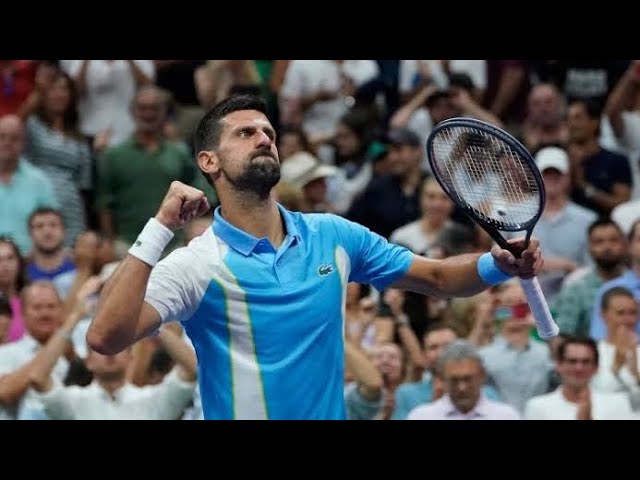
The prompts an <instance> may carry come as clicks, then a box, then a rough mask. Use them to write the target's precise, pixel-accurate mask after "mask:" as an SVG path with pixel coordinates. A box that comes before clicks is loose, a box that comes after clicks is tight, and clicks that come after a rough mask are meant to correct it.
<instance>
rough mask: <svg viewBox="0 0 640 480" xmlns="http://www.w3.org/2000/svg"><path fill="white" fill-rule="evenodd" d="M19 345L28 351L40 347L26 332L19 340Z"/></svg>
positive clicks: (35, 350) (36, 349)
mask: <svg viewBox="0 0 640 480" xmlns="http://www.w3.org/2000/svg"><path fill="white" fill-rule="evenodd" d="M19 342H20V346H21V347H22V348H24V349H25V350H26V351H28V352H34V353H35V352H37V351H38V350H39V349H40V343H38V341H37V340H36V339H35V338H33V337H32V336H31V335H29V334H28V333H25V334H24V335H23V336H22V338H21V339H20V340H19Z"/></svg>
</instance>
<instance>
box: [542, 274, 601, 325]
mask: <svg viewBox="0 0 640 480" xmlns="http://www.w3.org/2000/svg"><path fill="white" fill-rule="evenodd" d="M603 283H604V280H603V279H602V277H600V275H598V274H597V273H596V271H595V270H594V269H590V270H589V272H588V273H586V274H585V275H584V277H582V278H581V279H579V280H576V281H575V282H573V283H571V284H569V285H567V286H565V287H563V288H562V290H560V293H559V294H558V296H557V297H556V300H555V305H554V307H555V308H554V312H555V321H556V323H557V324H558V327H560V332H561V333H564V334H568V335H584V336H589V327H590V325H591V315H592V314H593V302H594V300H595V298H596V292H597V291H598V289H599V288H600V286H601V285H602V284H603Z"/></svg>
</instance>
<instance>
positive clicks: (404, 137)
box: [387, 128, 422, 147]
mask: <svg viewBox="0 0 640 480" xmlns="http://www.w3.org/2000/svg"><path fill="white" fill-rule="evenodd" d="M387 138H388V140H389V143H390V144H391V145H411V146H413V147H421V146H422V142H421V141H420V137H418V135H416V134H415V133H414V132H412V131H411V130H409V129H407V128H393V129H391V130H389V132H388V133H387Z"/></svg>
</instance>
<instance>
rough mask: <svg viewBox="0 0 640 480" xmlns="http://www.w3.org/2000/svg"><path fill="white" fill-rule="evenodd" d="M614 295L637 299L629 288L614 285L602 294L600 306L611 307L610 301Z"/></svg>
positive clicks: (603, 307) (603, 308)
mask: <svg viewBox="0 0 640 480" xmlns="http://www.w3.org/2000/svg"><path fill="white" fill-rule="evenodd" d="M613 297H628V298H630V299H631V300H635V297H634V296H633V293H631V291H630V290H629V289H628V288H624V287H612V288H610V289H609V290H607V291H606V292H604V294H603V295H602V301H601V302H600V308H601V309H602V310H605V309H606V308H607V307H609V303H610V302H611V299H612V298H613Z"/></svg>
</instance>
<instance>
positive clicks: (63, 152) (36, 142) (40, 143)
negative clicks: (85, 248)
mask: <svg viewBox="0 0 640 480" xmlns="http://www.w3.org/2000/svg"><path fill="white" fill-rule="evenodd" d="M26 154H27V158H28V159H29V160H30V161H31V163H33V164H34V165H36V166H38V167H40V168H41V169H42V170H43V171H44V172H45V174H46V175H47V177H49V179H50V180H51V182H52V183H53V188H54V191H55V195H56V199H57V200H58V203H59V204H60V205H61V206H62V207H63V208H62V217H63V219H64V227H65V245H67V246H72V245H73V242H74V241H75V238H76V237H77V236H78V235H79V234H80V233H82V232H83V231H84V230H85V229H86V222H85V218H86V215H85V208H84V203H83V201H82V197H81V196H80V190H89V189H90V188H91V159H90V153H89V146H88V145H87V143H86V142H85V141H84V140H81V139H77V138H74V137H71V136H69V135H65V134H63V133H62V132H59V131H56V130H53V129H52V128H50V127H49V126H48V125H46V124H45V123H43V122H42V121H41V120H40V119H39V118H38V117H36V116H31V117H29V119H28V120H27V142H26Z"/></svg>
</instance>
